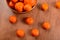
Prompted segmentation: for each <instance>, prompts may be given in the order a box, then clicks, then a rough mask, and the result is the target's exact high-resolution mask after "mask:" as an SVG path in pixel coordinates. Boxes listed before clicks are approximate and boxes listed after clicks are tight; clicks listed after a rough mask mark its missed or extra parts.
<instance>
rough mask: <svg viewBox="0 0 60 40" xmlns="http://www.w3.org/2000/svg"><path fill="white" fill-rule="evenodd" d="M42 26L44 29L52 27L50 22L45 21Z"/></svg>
mask: <svg viewBox="0 0 60 40" xmlns="http://www.w3.org/2000/svg"><path fill="white" fill-rule="evenodd" d="M42 27H43V28H44V29H46V30H49V29H50V23H49V22H44V23H43V24H42Z"/></svg>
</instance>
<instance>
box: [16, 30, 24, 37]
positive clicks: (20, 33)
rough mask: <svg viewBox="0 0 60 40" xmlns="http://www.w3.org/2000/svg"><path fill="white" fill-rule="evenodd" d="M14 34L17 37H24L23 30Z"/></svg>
mask: <svg viewBox="0 0 60 40" xmlns="http://www.w3.org/2000/svg"><path fill="white" fill-rule="evenodd" d="M16 34H17V35H18V36H19V37H24V36H25V32H24V30H17V31H16Z"/></svg>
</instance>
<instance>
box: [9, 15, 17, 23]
mask: <svg viewBox="0 0 60 40" xmlns="http://www.w3.org/2000/svg"><path fill="white" fill-rule="evenodd" d="M9 21H10V22H11V23H16V21H17V18H16V16H10V17H9Z"/></svg>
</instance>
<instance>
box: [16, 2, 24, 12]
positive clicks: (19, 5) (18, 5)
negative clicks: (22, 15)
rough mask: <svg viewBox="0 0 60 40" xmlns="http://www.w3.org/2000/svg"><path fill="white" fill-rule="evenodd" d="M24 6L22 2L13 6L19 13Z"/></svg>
mask: <svg viewBox="0 0 60 40" xmlns="http://www.w3.org/2000/svg"><path fill="white" fill-rule="evenodd" d="M23 7H24V4H23V3H22V2H18V3H16V4H15V9H16V10H17V11H19V12H22V11H23Z"/></svg>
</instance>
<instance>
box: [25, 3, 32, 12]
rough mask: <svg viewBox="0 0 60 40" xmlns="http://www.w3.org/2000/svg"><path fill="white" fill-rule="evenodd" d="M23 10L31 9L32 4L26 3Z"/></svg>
mask: <svg viewBox="0 0 60 40" xmlns="http://www.w3.org/2000/svg"><path fill="white" fill-rule="evenodd" d="M24 10H25V11H27V12H28V11H31V10H32V6H31V5H29V4H26V5H25V6H24Z"/></svg>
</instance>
